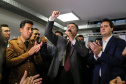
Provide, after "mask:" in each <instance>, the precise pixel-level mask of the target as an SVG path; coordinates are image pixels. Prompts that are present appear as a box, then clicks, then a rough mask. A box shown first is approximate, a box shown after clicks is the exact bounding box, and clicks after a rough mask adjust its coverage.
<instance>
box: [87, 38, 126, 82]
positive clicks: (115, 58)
mask: <svg viewBox="0 0 126 84" xmlns="http://www.w3.org/2000/svg"><path fill="white" fill-rule="evenodd" d="M100 44H101V45H102V42H100ZM124 48H125V41H124V40H122V39H119V38H115V37H114V36H112V37H111V39H110V40H109V42H108V43H107V45H106V48H105V50H104V52H102V54H101V57H99V58H98V59H97V60H95V59H94V54H93V52H92V53H91V55H90V57H89V60H88V61H89V63H90V64H92V65H95V67H94V71H93V84H109V81H110V80H112V79H114V78H116V77H117V76H120V77H121V78H122V79H123V80H124V79H125V80H126V73H125V71H124V69H123V67H122V62H123V59H124V57H123V56H122V51H123V50H124ZM100 69H101V82H100V83H99V70H100Z"/></svg>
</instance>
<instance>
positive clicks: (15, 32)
mask: <svg viewBox="0 0 126 84" xmlns="http://www.w3.org/2000/svg"><path fill="white" fill-rule="evenodd" d="M23 20H29V19H28V18H25V17H22V16H20V15H17V14H15V13H12V12H10V11H7V10H5V9H2V8H0V24H8V25H9V28H10V30H11V37H10V39H13V38H14V37H16V38H17V37H18V36H20V23H21V21H23ZM33 22H34V26H33V28H35V27H36V28H38V29H39V31H40V36H43V35H44V31H45V26H43V25H42V24H40V23H37V22H35V21H33Z"/></svg>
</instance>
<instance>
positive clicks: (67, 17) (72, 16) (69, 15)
mask: <svg viewBox="0 0 126 84" xmlns="http://www.w3.org/2000/svg"><path fill="white" fill-rule="evenodd" d="M58 19H60V20H61V21H63V22H68V21H74V20H79V18H78V17H77V16H76V15H75V14H73V13H72V12H71V13H66V14H61V15H60V16H59V17H58Z"/></svg>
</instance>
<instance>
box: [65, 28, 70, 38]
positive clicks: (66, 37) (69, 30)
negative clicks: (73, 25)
mask: <svg viewBox="0 0 126 84" xmlns="http://www.w3.org/2000/svg"><path fill="white" fill-rule="evenodd" d="M67 31H68V32H71V30H67ZM67 37H68V35H65V38H67Z"/></svg>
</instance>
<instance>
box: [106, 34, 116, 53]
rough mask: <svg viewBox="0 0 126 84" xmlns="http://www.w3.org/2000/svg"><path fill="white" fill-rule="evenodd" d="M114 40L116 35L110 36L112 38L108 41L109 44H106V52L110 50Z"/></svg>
mask: <svg viewBox="0 0 126 84" xmlns="http://www.w3.org/2000/svg"><path fill="white" fill-rule="evenodd" d="M113 42H114V36H112V37H111V38H110V40H109V41H108V43H107V45H106V48H105V50H104V52H107V51H108V50H109V48H110V46H111V45H112V43H113Z"/></svg>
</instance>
